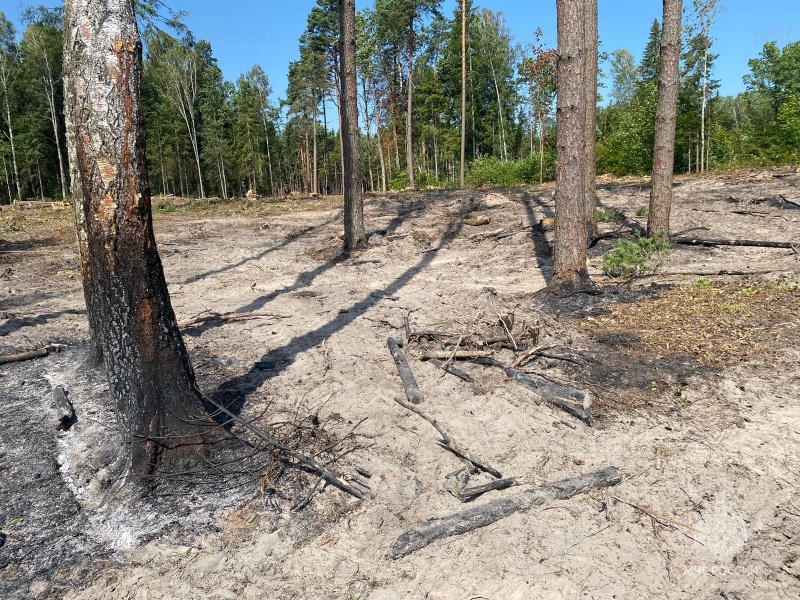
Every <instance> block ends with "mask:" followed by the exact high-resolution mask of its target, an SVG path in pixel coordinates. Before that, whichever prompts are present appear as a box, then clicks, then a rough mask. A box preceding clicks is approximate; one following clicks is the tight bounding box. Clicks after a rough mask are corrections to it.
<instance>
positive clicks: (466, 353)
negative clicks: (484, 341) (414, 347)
mask: <svg viewBox="0 0 800 600" xmlns="http://www.w3.org/2000/svg"><path fill="white" fill-rule="evenodd" d="M491 356H492V352H491V351H490V350H457V351H455V352H453V351H452V350H429V351H427V352H423V353H421V354H420V360H430V359H432V358H443V359H445V360H447V359H449V358H452V359H464V358H489V357H491Z"/></svg>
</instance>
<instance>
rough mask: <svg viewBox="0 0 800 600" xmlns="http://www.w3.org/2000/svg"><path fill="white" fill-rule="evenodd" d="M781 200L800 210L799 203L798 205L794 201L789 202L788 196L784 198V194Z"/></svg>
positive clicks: (781, 195)
mask: <svg viewBox="0 0 800 600" xmlns="http://www.w3.org/2000/svg"><path fill="white" fill-rule="evenodd" d="M779 198H780V199H781V200H783V201H784V202H786V203H787V204H791V205H792V206H796V207H797V208H800V204H798V203H797V202H795V201H794V200H789V199H788V198H787V197H786V196H784V195H783V194H780V196H779Z"/></svg>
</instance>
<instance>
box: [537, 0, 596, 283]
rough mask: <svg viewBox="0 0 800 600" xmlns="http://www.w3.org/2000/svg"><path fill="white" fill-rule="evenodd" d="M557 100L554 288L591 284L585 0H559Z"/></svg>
mask: <svg viewBox="0 0 800 600" xmlns="http://www.w3.org/2000/svg"><path fill="white" fill-rule="evenodd" d="M556 11H557V15H558V103H557V106H556V124H557V142H556V143H557V153H558V156H557V164H556V196H555V202H556V223H555V244H554V264H553V279H552V280H551V281H550V284H549V285H548V289H549V290H550V291H554V292H559V293H561V292H568V293H572V292H581V291H588V290H591V289H592V288H593V286H592V283H591V280H590V279H589V272H588V270H587V267H586V259H587V252H586V245H587V230H586V202H585V190H586V184H585V175H586V169H585V168H584V162H585V160H586V85H585V80H584V77H585V73H586V71H585V68H584V63H585V60H586V47H585V46H586V36H585V35H584V24H585V22H586V0H557V2H556Z"/></svg>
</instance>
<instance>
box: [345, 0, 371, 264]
mask: <svg viewBox="0 0 800 600" xmlns="http://www.w3.org/2000/svg"><path fill="white" fill-rule="evenodd" d="M339 28H340V33H339V37H340V39H341V41H342V42H341V43H342V63H341V66H342V94H341V100H342V111H341V112H342V117H343V118H342V143H343V147H344V173H342V186H343V188H344V247H345V250H354V249H355V248H358V247H359V246H360V245H361V244H363V243H364V241H365V240H366V233H365V232H364V193H363V190H362V187H361V146H360V140H359V131H358V89H357V88H356V3H355V0H339Z"/></svg>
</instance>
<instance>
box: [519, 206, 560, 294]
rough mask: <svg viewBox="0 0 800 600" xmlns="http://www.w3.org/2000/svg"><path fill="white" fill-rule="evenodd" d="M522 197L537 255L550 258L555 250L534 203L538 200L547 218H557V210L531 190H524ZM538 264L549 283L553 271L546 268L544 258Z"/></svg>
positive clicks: (539, 207) (540, 208)
mask: <svg viewBox="0 0 800 600" xmlns="http://www.w3.org/2000/svg"><path fill="white" fill-rule="evenodd" d="M521 198H522V206H523V207H525V215H526V216H527V218H528V225H530V227H531V238H532V239H533V248H534V250H536V257H537V258H539V259H545V258H546V259H550V258H552V256H553V250H552V249H551V248H550V244H549V243H548V242H547V238H545V236H544V229H543V228H541V227H539V222H538V220H537V219H536V213H535V211H534V207H533V203H534V202H536V206H537V208H538V209H539V210H540V211H541V212H542V214H543V215H544V216H545V217H547V218H550V219H552V218H555V216H556V215H555V212H554V211H553V209H552V208H550V207H549V206H548V205H546V204H545V203H544V202H542V199H541V198H540V197H538V196H531V194H530V193H529V192H523V193H522V195H521ZM537 264H538V265H539V272H541V274H542V277H544V280H545V282H546V283H548V284H549V283H550V280H551V279H552V278H553V273H552V271H550V270H547V269H545V267H544V263H543V261H542V260H538V261H537Z"/></svg>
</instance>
